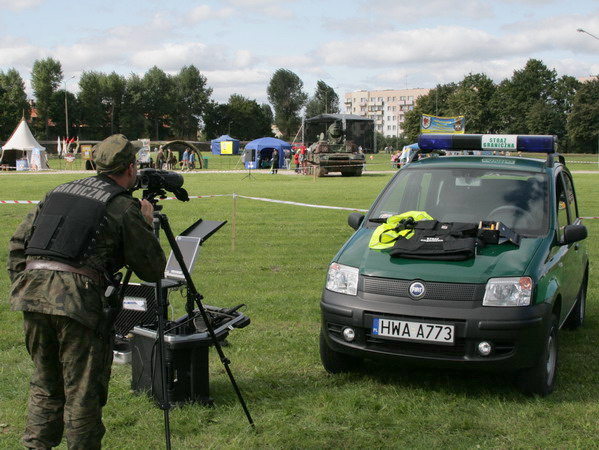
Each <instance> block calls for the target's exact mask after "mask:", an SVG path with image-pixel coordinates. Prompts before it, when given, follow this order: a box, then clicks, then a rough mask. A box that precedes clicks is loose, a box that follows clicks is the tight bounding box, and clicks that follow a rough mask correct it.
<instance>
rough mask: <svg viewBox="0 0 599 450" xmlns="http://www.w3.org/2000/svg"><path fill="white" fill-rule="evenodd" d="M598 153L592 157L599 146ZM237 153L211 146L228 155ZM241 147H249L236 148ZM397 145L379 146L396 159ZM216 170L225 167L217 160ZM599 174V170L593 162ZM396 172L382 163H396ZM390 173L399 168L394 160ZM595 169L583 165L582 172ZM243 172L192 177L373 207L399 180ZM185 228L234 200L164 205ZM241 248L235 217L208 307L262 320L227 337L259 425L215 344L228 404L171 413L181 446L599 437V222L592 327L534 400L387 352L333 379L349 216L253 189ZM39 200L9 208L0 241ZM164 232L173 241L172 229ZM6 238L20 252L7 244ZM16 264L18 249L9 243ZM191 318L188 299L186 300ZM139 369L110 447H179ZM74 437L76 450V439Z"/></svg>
mask: <svg viewBox="0 0 599 450" xmlns="http://www.w3.org/2000/svg"><path fill="white" fill-rule="evenodd" d="M591 156H592V155H591ZM226 158H232V157H212V156H211V157H210V160H209V161H210V164H212V162H213V161H214V165H216V161H219V160H221V159H226ZM233 158H235V157H233ZM388 158H389V155H384V154H383V155H375V159H374V160H372V163H371V162H370V160H369V164H373V170H374V164H376V163H378V164H381V167H382V165H384V164H386V163H387V162H388ZM210 168H213V167H212V165H211V166H210ZM594 169H596V167H594ZM381 170H383V169H381ZM384 170H387V168H385V169H384ZM581 170H582V168H581ZM243 176H244V173H243V172H239V173H234V174H206V173H194V174H186V175H185V180H186V181H185V187H186V188H187V189H188V191H189V193H190V195H208V194H232V193H233V192H235V193H237V194H240V195H245V196H253V197H267V198H274V199H281V200H290V201H297V202H303V203H314V204H321V205H330V206H343V207H350V208H361V209H366V208H368V207H369V206H370V204H371V202H372V201H373V200H374V197H375V196H376V194H377V193H378V192H379V191H380V189H381V188H382V187H383V186H384V185H385V183H386V182H387V181H388V180H389V178H390V176H391V173H389V174H374V173H369V171H368V170H367V171H366V173H365V175H364V176H362V177H359V178H342V177H326V178H320V179H316V180H315V179H314V178H312V177H303V176H295V175H294V176H283V175H279V176H272V175H266V174H260V173H258V174H256V176H255V177H254V178H253V179H247V178H246V179H243ZM78 177H81V175H77V174H56V175H27V174H19V175H17V174H0V192H1V194H0V200H6V199H19V200H37V199H40V198H41V197H42V196H43V194H44V193H45V192H46V191H47V190H48V189H50V188H51V187H53V186H55V185H57V184H59V183H61V182H65V181H68V180H72V179H75V178H78ZM575 182H576V185H577V193H578V196H579V199H580V203H581V211H580V213H581V215H582V216H597V215H599V198H598V196H597V195H596V185H597V175H596V174H576V175H575ZM161 203H162V204H163V205H164V212H165V213H166V214H167V215H168V216H169V218H170V222H171V224H172V227H173V229H174V231H175V233H178V232H180V231H181V230H183V229H184V228H186V227H187V225H189V224H191V223H192V221H193V220H195V219H197V218H200V217H202V218H204V219H209V220H228V221H231V217H232V211H233V200H232V198H231V197H214V198H203V199H192V200H191V201H190V202H188V203H182V202H178V201H173V200H168V201H163V202H161ZM236 206H237V208H236V209H237V215H236V224H237V227H236V228H237V234H236V246H235V251H234V252H233V251H232V250H231V237H232V234H231V230H232V227H231V226H230V222H229V224H228V225H227V226H225V227H224V228H223V229H222V230H221V231H219V232H218V233H216V234H215V235H214V236H213V237H211V238H210V239H209V240H208V241H207V242H206V243H205V244H204V246H203V250H202V252H201V257H200V259H199V262H198V264H197V266H196V270H195V272H194V277H193V278H194V282H195V283H196V286H197V288H198V290H199V291H200V292H201V293H202V294H203V295H204V302H205V303H206V304H213V305H217V306H233V305H236V304H238V303H245V304H246V305H247V306H246V307H245V308H244V310H243V311H244V313H245V314H247V315H248V316H249V317H250V318H251V320H252V323H251V325H250V326H248V327H247V328H245V329H243V330H235V331H233V332H232V333H231V335H230V337H229V339H228V341H229V343H230V346H228V347H225V348H224V351H225V353H226V355H227V356H228V357H229V358H230V360H231V361H232V363H231V370H232V371H233V373H234V375H235V377H236V380H237V383H238V384H239V387H240V389H241V390H242V393H243V395H244V397H245V399H246V402H247V404H248V407H249V410H250V412H251V414H252V416H253V418H254V421H255V423H256V428H255V430H252V429H250V428H249V427H248V425H247V421H246V418H245V416H244V414H243V411H242V409H241V407H240V405H239V403H238V401H237V397H236V395H235V393H234V391H233V389H232V387H231V385H230V383H229V379H228V377H227V376H226V373H225V372H224V369H223V366H222V364H221V363H220V361H219V360H218V358H217V357H216V354H215V352H214V351H211V367H210V372H211V383H210V388H211V394H212V396H213V397H214V399H215V403H216V406H215V407H214V408H205V407H202V406H198V405H188V406H185V407H182V408H177V409H174V410H172V411H171V414H170V419H171V433H172V443H173V448H176V449H195V448H214V449H217V448H218V449H220V448H235V449H237V448H244V449H247V448H255V449H263V448H315V449H316V448H318V449H320V448H383V447H391V448H399V447H408V448H439V447H444V448H477V447H480V448H487V447H493V448H513V447H516V448H592V447H596V446H597V436H599V402H598V401H597V400H598V398H599V375H598V374H599V351H598V350H597V345H596V343H597V342H599V306H598V303H597V298H599V295H598V294H599V284H598V282H597V279H595V277H594V276H593V274H594V273H595V272H594V268H595V267H594V266H595V261H596V260H597V258H598V257H599V244H597V241H594V237H593V236H595V235H596V234H597V231H599V223H598V222H597V221H594V220H588V221H586V225H587V226H588V227H589V233H590V239H589V247H590V252H591V277H590V280H589V293H588V294H589V295H588V316H587V321H586V326H585V327H583V328H582V329H581V330H579V331H576V332H571V331H563V332H561V334H560V339H561V342H560V369H559V371H560V373H559V377H558V381H557V386H556V390H555V392H554V394H552V395H551V396H550V397H548V398H545V399H540V398H529V397H525V396H523V395H521V394H520V393H519V392H518V391H516V390H515V389H514V387H513V386H512V384H511V379H510V377H509V376H506V375H501V374H489V373H480V372H474V373H473V372H459V371H448V370H438V369H422V368H420V369H417V368H409V367H404V366H400V365H384V364H380V363H376V364H375V363H373V364H369V365H367V366H365V367H364V368H363V369H362V370H360V371H359V372H357V373H353V374H348V375H342V376H331V375H328V374H327V373H326V372H325V371H324V370H323V369H322V366H321V365H320V361H319V356H318V331H319V317H320V316H319V298H320V293H321V290H322V286H323V282H324V278H325V273H326V269H327V265H328V263H329V261H330V260H331V258H332V257H333V256H334V254H335V252H336V251H337V250H338V249H339V247H340V246H341V244H342V243H343V242H344V241H345V240H346V239H347V238H348V237H349V236H350V235H351V232H352V230H351V229H350V228H349V227H348V226H347V224H346V223H347V222H346V219H347V214H348V212H345V211H337V210H325V209H315V208H307V207H300V206H293V205H281V204H275V203H265V202H259V201H255V200H248V199H243V198H238V199H237V202H236ZM29 208H30V207H29V206H25V205H23V206H22V205H1V204H0V210H1V214H2V216H1V217H2V227H1V229H0V237H1V239H0V240H1V241H2V242H4V243H5V244H3V245H6V242H7V241H8V239H9V237H10V235H11V234H12V232H13V231H14V229H15V228H16V226H17V225H18V223H19V221H20V220H21V219H22V217H23V216H24V215H25V213H26V211H27V210H28V209H29ZM163 241H165V240H164V239H163ZM4 248H6V247H4ZM0 264H1V265H2V266H5V265H6V250H5V251H3V252H1V253H0ZM8 290H9V283H8V278H7V276H6V275H5V276H3V277H1V278H0V293H1V294H2V298H3V299H4V301H3V302H2V303H1V305H0V326H2V332H1V333H0V352H1V353H0V354H1V355H2V356H1V358H2V361H1V364H0V401H1V403H0V448H6V449H12V448H18V446H19V438H20V435H21V433H22V429H23V425H24V420H25V414H26V399H27V389H28V378H29V375H30V373H31V362H30V361H29V359H28V355H27V353H26V351H25V348H24V345H23V337H22V323H21V317H20V315H19V314H18V313H14V312H11V311H9V307H8ZM170 300H171V304H172V305H173V307H174V310H175V313H174V315H175V316H176V317H178V316H180V315H182V314H183V311H184V302H185V300H184V298H183V297H181V296H180V295H179V293H174V294H173V295H172V296H171V299H170ZM130 385H131V368H130V366H120V365H119V366H115V367H114V370H113V378H112V382H111V391H110V398H109V403H108V405H107V407H106V408H105V410H104V420H105V424H106V426H107V428H108V433H107V435H106V437H105V438H104V441H103V442H104V446H105V448H107V449H148V448H152V449H159V448H164V428H163V423H164V422H163V413H162V411H161V410H160V409H158V408H157V407H156V406H155V405H154V403H153V402H152V401H151V400H150V399H148V398H147V397H145V396H138V395H135V394H133V393H132V392H131V390H130ZM60 448H66V445H65V444H63V445H62V446H61V447H60Z"/></svg>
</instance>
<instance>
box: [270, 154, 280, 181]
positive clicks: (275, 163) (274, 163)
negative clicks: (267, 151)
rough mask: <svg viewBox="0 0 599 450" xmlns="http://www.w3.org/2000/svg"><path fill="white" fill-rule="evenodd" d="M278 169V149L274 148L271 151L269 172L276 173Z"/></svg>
mask: <svg viewBox="0 0 599 450" xmlns="http://www.w3.org/2000/svg"><path fill="white" fill-rule="evenodd" d="M278 171H279V151H278V150H277V149H276V148H275V149H273V151H272V169H271V171H270V173H271V174H273V175H276V174H277V172H278Z"/></svg>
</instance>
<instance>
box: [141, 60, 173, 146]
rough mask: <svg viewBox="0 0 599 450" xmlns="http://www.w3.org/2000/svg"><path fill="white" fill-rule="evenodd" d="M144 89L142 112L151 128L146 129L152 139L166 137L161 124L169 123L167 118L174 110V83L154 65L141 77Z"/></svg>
mask: <svg viewBox="0 0 599 450" xmlns="http://www.w3.org/2000/svg"><path fill="white" fill-rule="evenodd" d="M142 86H143V91H144V97H143V105H144V112H145V114H146V115H147V118H148V120H149V121H150V124H151V129H149V130H147V131H148V133H149V135H150V136H152V135H153V139H155V140H160V139H161V138H162V137H167V136H168V135H167V133H166V132H164V131H163V133H162V135H161V129H162V126H163V125H165V124H170V123H169V120H170V117H171V115H172V114H173V112H174V99H175V94H174V83H173V79H172V78H171V77H169V76H168V75H167V74H166V73H164V71H163V70H162V69H159V68H158V67H156V66H154V67H152V68H151V69H150V70H148V71H147V72H146V74H145V75H144V77H143V79H142Z"/></svg>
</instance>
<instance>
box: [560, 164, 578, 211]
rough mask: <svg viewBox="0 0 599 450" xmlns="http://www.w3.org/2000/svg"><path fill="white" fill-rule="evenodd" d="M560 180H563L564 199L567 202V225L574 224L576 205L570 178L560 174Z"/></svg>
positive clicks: (565, 174)
mask: <svg viewBox="0 0 599 450" xmlns="http://www.w3.org/2000/svg"><path fill="white" fill-rule="evenodd" d="M562 178H563V179H564V188H565V193H566V199H567V200H568V218H569V221H568V223H574V222H576V220H577V219H578V204H577V203H576V194H575V193H574V185H573V184H572V178H570V176H569V175H568V174H567V173H563V172H562Z"/></svg>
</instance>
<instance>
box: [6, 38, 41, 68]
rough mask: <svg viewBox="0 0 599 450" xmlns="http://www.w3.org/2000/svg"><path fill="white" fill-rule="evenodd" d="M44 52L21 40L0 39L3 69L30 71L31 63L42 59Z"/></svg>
mask: <svg viewBox="0 0 599 450" xmlns="http://www.w3.org/2000/svg"><path fill="white" fill-rule="evenodd" d="M44 55H45V52H44V50H43V49H42V48H40V47H38V46H35V45H33V44H31V43H29V42H27V41H25V40H23V39H16V38H9V37H8V38H6V37H5V38H0V61H2V66H4V67H15V68H20V69H28V70H30V69H31V65H32V64H31V62H32V61H34V60H36V59H39V58H43V57H44Z"/></svg>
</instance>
